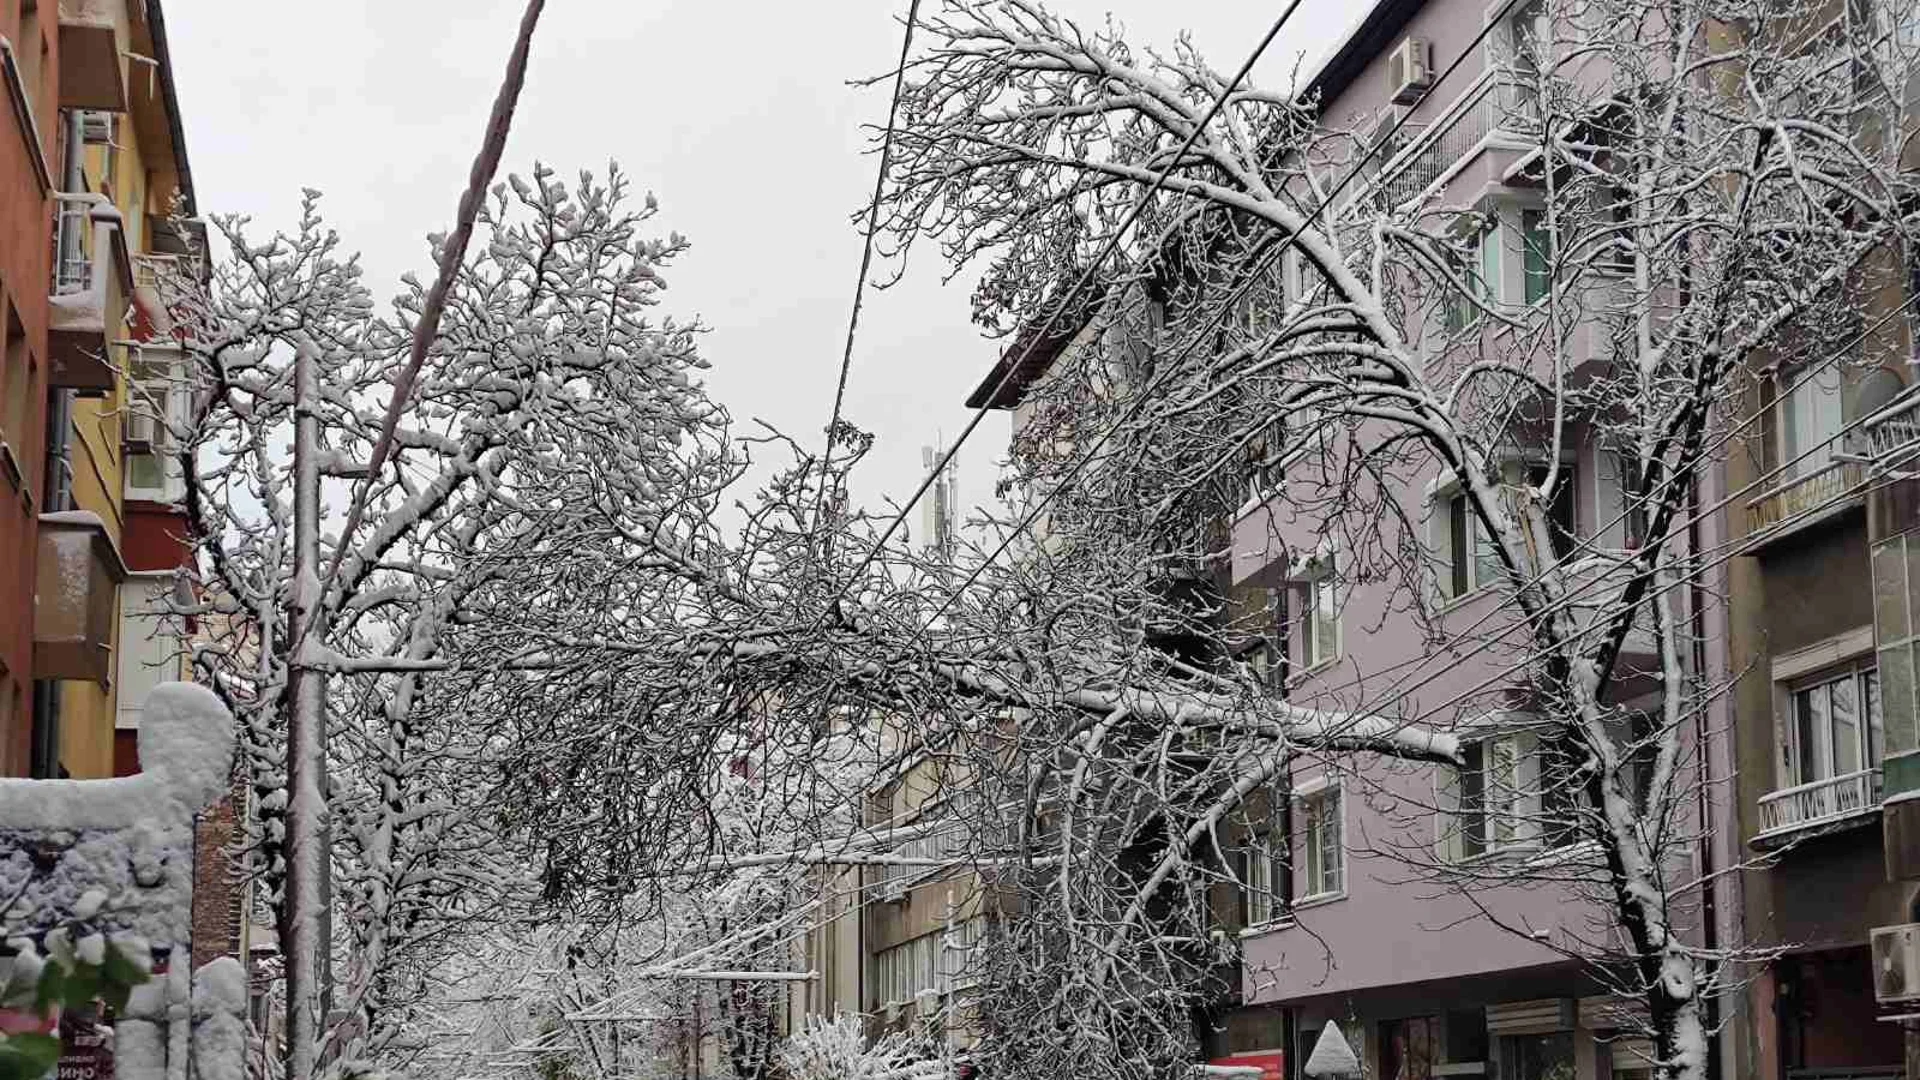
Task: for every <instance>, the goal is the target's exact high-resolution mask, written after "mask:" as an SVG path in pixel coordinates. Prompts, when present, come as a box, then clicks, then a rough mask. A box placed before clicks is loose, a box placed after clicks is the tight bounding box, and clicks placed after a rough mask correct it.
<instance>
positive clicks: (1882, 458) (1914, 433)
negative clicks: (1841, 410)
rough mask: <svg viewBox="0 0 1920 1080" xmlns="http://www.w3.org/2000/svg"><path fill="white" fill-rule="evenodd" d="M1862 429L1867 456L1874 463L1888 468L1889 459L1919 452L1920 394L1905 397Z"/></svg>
mask: <svg viewBox="0 0 1920 1080" xmlns="http://www.w3.org/2000/svg"><path fill="white" fill-rule="evenodd" d="M1863 427H1864V430H1865V433H1866V440H1867V454H1868V456H1869V457H1871V458H1873V460H1874V463H1875V464H1878V465H1891V464H1894V462H1893V461H1892V460H1891V459H1893V458H1896V457H1900V456H1903V455H1905V454H1910V453H1912V452H1914V451H1916V450H1920V394H1911V393H1910V394H1908V395H1907V398H1906V400H1905V401H1903V402H1896V403H1894V404H1893V405H1891V406H1889V407H1888V409H1887V410H1885V411H1882V412H1881V413H1880V414H1879V415H1877V416H1874V417H1872V418H1870V419H1869V420H1868V421H1867V422H1866V424H1864V425H1863Z"/></svg>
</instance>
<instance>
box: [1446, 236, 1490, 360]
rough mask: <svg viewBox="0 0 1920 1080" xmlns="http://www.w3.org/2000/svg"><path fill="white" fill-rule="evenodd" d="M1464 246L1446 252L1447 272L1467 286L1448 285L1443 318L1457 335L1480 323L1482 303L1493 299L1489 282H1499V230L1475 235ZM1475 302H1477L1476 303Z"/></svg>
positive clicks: (1450, 329) (1451, 331)
mask: <svg viewBox="0 0 1920 1080" xmlns="http://www.w3.org/2000/svg"><path fill="white" fill-rule="evenodd" d="M1461 246H1462V249H1463V250H1458V251H1455V250H1450V251H1448V253H1447V261H1448V269H1449V271H1450V272H1451V275H1452V277H1453V278H1455V279H1456V280H1457V281H1459V282H1462V283H1464V284H1465V286H1466V288H1465V289H1464V290H1462V289H1460V288H1458V287H1456V286H1455V285H1454V284H1453V283H1451V282H1450V283H1449V284H1448V285H1447V299H1446V306H1445V311H1444V312H1443V315H1444V318H1445V322H1446V330H1447V333H1449V334H1457V333H1459V332H1461V331H1463V330H1466V329H1467V328H1469V327H1471V326H1473V325H1474V324H1476V323H1478V322H1479V321H1480V306H1481V304H1484V303H1487V302H1488V301H1490V300H1492V299H1493V298H1494V295H1495V294H1494V293H1493V291H1492V289H1491V286H1490V283H1495V282H1498V281H1499V280H1500V243H1499V229H1498V228H1497V227H1495V228H1487V229H1482V230H1480V231H1478V232H1476V233H1475V234H1474V235H1473V236H1471V237H1469V238H1468V239H1466V240H1465V241H1464V242H1463V243H1462V245H1461ZM1476 300H1477V301H1478V303H1476V302H1475V301H1476Z"/></svg>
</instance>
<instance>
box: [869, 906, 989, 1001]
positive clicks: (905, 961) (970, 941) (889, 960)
mask: <svg viewBox="0 0 1920 1080" xmlns="http://www.w3.org/2000/svg"><path fill="white" fill-rule="evenodd" d="M985 930H986V923H985V921H984V920H982V919H979V918H972V919H967V920H965V921H963V922H958V923H955V924H953V925H952V926H950V927H947V928H945V929H943V930H937V931H935V932H933V933H931V934H922V935H921V936H919V937H917V938H914V939H912V940H911V941H904V942H901V943H900V944H898V945H895V946H894V947H892V948H890V949H882V950H880V951H879V952H877V953H875V954H874V955H873V974H874V994H875V997H876V998H877V1003H878V1004H880V1005H905V1004H908V1003H910V1002H912V1001H913V1000H914V999H915V998H918V997H920V996H921V995H923V994H946V993H951V992H952V991H954V990H960V989H964V988H966V986H968V985H969V984H970V983H971V982H972V981H973V977H972V975H971V974H970V973H971V972H973V971H977V970H978V962H977V961H976V960H974V954H975V953H976V952H977V951H978V946H979V944H980V941H981V939H982V938H983V937H984V936H985Z"/></svg>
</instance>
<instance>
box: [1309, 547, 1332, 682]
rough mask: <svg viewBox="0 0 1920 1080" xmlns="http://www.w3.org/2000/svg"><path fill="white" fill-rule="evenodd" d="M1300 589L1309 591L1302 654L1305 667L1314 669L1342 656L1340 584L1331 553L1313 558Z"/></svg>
mask: <svg viewBox="0 0 1920 1080" xmlns="http://www.w3.org/2000/svg"><path fill="white" fill-rule="evenodd" d="M1301 591H1302V592H1304V593H1305V594H1306V597H1305V599H1306V605H1305V606H1306V610H1305V611H1304V612H1302V616H1303V618H1302V619H1301V623H1302V625H1301V628H1300V637H1301V648H1300V653H1301V656H1302V657H1303V658H1304V659H1305V660H1306V667H1307V668H1308V669H1312V668H1316V667H1319V666H1320V665H1322V664H1327V663H1331V662H1333V661H1334V660H1337V659H1339V657H1340V601H1341V596H1340V583H1339V579H1338V578H1337V577H1336V576H1335V574H1334V562H1333V558H1332V556H1328V557H1326V558H1323V559H1316V560H1314V562H1313V563H1312V564H1311V565H1310V566H1309V567H1308V569H1307V580H1306V583H1305V586H1304V587H1303V589H1302V590H1301Z"/></svg>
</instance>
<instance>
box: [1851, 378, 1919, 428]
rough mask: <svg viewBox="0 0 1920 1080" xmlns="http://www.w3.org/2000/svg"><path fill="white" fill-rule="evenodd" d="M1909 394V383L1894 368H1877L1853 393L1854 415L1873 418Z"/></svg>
mask: <svg viewBox="0 0 1920 1080" xmlns="http://www.w3.org/2000/svg"><path fill="white" fill-rule="evenodd" d="M1906 392H1907V381H1906V380H1905V379H1903V378H1901V377H1900V373H1899V372H1897V371H1895V370H1893V369H1892V368H1884V367H1883V368H1875V369H1873V370H1872V371H1871V372H1868V373H1867V377H1866V378H1864V379H1862V380H1860V387H1859V389H1857V390H1855V391H1854V393H1853V404H1854V415H1855V416H1872V415H1873V414H1874V413H1877V412H1879V411H1880V410H1881V409H1884V408H1886V407H1887V406H1889V405H1891V404H1893V402H1894V399H1895V398H1898V397H1899V396H1900V395H1901V394H1904V393H1906Z"/></svg>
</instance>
